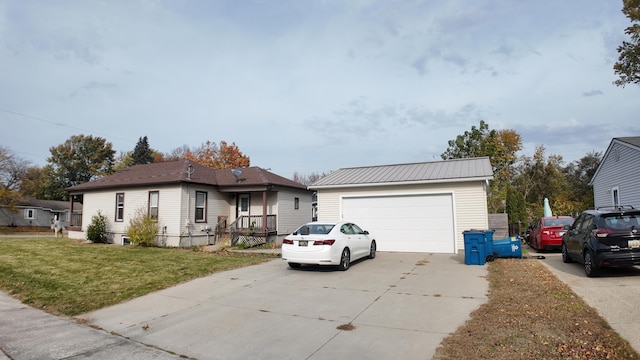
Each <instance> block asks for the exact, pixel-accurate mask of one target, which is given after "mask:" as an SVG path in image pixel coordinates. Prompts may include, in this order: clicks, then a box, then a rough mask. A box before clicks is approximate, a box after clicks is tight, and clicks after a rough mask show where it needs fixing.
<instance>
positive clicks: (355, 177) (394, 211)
mask: <svg viewBox="0 0 640 360" xmlns="http://www.w3.org/2000/svg"><path fill="white" fill-rule="evenodd" d="M492 178H493V171H492V168H491V163H490V161H489V158H487V157H483V158H473V159H458V160H447V161H434V162H424V163H413V164H396V165H384V166H369V167H356V168H345V169H340V170H338V171H335V172H333V173H331V174H330V175H328V176H326V177H324V178H322V179H320V180H318V181H316V182H315V183H313V184H311V185H310V186H309V188H310V189H312V190H316V191H317V197H318V221H327V222H329V221H331V222H333V221H340V220H349V221H353V222H354V223H356V224H358V225H360V226H361V227H362V228H363V229H365V230H367V231H369V232H370V233H371V234H373V236H374V237H375V239H376V241H377V242H378V250H381V251H406V252H433V253H457V252H458V251H459V250H461V249H464V237H463V234H462V232H463V231H465V230H471V229H482V230H484V229H487V228H488V212H487V191H488V188H489V186H488V182H489V180H491V179H492Z"/></svg>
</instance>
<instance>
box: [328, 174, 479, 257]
mask: <svg viewBox="0 0 640 360" xmlns="http://www.w3.org/2000/svg"><path fill="white" fill-rule="evenodd" d="M486 191H487V190H486V182H484V181H474V182H457V183H438V184H417V185H380V186H363V187H348V188H347V187H342V188H333V189H330V188H324V189H318V221H326V222H334V221H341V220H345V219H342V216H343V211H342V208H341V207H342V202H343V199H344V198H346V197H354V196H393V195H425V194H451V195H452V197H453V211H454V227H455V235H456V239H455V240H456V244H455V245H456V246H455V251H456V252H457V251H460V250H462V249H464V237H463V235H462V232H463V231H465V230H469V229H487V228H488V211H487V193H486Z"/></svg>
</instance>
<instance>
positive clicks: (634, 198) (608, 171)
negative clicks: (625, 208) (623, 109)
mask: <svg viewBox="0 0 640 360" xmlns="http://www.w3.org/2000/svg"><path fill="white" fill-rule="evenodd" d="M589 185H592V186H593V198H594V203H595V204H594V205H595V207H596V208H598V207H605V206H619V205H631V206H633V207H635V208H640V136H633V137H619V138H613V140H611V143H610V144H609V147H608V148H607V151H606V152H605V153H604V156H603V157H602V161H601V162H600V165H599V166H598V169H596V172H595V173H594V174H593V178H591V181H590V182H589Z"/></svg>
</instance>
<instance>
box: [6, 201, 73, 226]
mask: <svg viewBox="0 0 640 360" xmlns="http://www.w3.org/2000/svg"><path fill="white" fill-rule="evenodd" d="M15 210H16V211H13V210H12V209H10V208H8V207H0V226H34V227H50V226H51V220H53V219H58V220H60V223H61V225H62V226H66V224H68V222H69V219H70V217H71V215H70V214H71V205H70V203H69V202H68V201H56V200H39V199H36V198H32V197H25V198H24V201H23V202H21V203H20V204H19V205H18V206H16V208H15ZM76 210H78V211H80V210H81V205H80V204H76Z"/></svg>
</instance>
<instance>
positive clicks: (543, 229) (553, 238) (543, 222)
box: [527, 216, 575, 251]
mask: <svg viewBox="0 0 640 360" xmlns="http://www.w3.org/2000/svg"><path fill="white" fill-rule="evenodd" d="M574 220H575V219H574V218H573V217H571V216H548V217H543V218H540V219H536V220H535V221H534V222H533V223H532V224H531V227H530V229H529V238H528V239H527V242H528V243H529V246H531V247H532V248H534V249H536V250H538V251H540V250H560V249H561V248H562V235H564V233H565V232H566V231H567V230H565V229H564V226H565V225H571V224H573V221H574Z"/></svg>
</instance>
